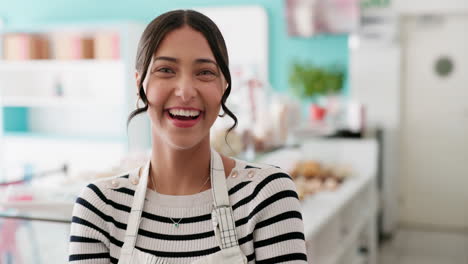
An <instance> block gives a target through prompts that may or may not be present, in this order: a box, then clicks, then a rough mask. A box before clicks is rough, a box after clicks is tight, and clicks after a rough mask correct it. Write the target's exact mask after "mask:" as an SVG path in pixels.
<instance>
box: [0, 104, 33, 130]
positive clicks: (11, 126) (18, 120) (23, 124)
mask: <svg viewBox="0 0 468 264" xmlns="http://www.w3.org/2000/svg"><path fill="white" fill-rule="evenodd" d="M0 112H1V111H0ZM2 114H3V131H4V132H27V131H28V130H29V126H28V114H29V110H28V108H25V107H4V108H3V113H2Z"/></svg>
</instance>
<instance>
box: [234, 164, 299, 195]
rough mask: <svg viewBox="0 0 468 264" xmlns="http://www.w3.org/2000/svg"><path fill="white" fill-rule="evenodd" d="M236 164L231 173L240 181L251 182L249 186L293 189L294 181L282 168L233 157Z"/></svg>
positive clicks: (275, 189) (276, 189)
mask: <svg viewBox="0 0 468 264" xmlns="http://www.w3.org/2000/svg"><path fill="white" fill-rule="evenodd" d="M235 160H236V166H235V168H234V170H235V171H234V172H233V173H232V174H237V175H236V177H238V178H240V179H241V180H242V181H248V182H251V183H252V184H249V185H251V188H256V189H265V188H266V189H270V191H273V192H274V191H278V190H284V189H291V190H295V185H294V182H293V180H292V178H291V176H290V175H289V174H288V173H287V172H286V171H285V170H283V169H281V168H280V167H278V166H275V165H272V164H265V163H259V162H249V161H245V160H240V159H235Z"/></svg>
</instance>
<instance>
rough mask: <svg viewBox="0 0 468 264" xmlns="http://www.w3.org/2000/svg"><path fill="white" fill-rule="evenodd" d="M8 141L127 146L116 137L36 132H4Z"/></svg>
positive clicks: (123, 137)
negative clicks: (79, 142) (81, 142)
mask: <svg viewBox="0 0 468 264" xmlns="http://www.w3.org/2000/svg"><path fill="white" fill-rule="evenodd" d="M2 136H3V137H4V138H5V139H6V140H8V139H38V140H54V141H87V142H89V141H92V142H95V143H99V142H102V143H119V144H126V137H125V136H122V137H116V136H82V135H57V134H44V133H34V132H7V131H6V132H3V135H2Z"/></svg>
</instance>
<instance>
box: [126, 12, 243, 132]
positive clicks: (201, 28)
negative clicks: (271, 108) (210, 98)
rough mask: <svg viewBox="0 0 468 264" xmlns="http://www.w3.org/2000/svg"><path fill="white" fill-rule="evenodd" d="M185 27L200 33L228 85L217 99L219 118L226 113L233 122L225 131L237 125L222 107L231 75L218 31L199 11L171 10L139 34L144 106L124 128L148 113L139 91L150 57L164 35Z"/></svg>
mask: <svg viewBox="0 0 468 264" xmlns="http://www.w3.org/2000/svg"><path fill="white" fill-rule="evenodd" d="M185 25H187V26H190V27H191V28H193V29H194V30H196V31H198V32H200V33H202V34H203V36H204V37H205V38H206V40H207V41H208V44H209V45H210V48H211V52H213V55H214V57H215V60H216V63H217V64H218V66H219V68H220V69H221V72H222V73H223V75H224V78H225V79H226V82H227V83H228V86H227V88H226V90H225V92H224V94H223V96H222V97H221V107H222V109H223V111H224V113H223V114H222V115H221V116H224V115H225V114H227V115H229V116H230V117H231V118H232V119H233V120H234V124H233V125H232V126H231V127H230V128H229V131H231V130H233V129H234V128H235V127H236V126H237V117H236V116H235V115H234V114H233V113H232V112H231V111H230V110H229V109H228V108H227V107H226V104H225V103H226V100H227V98H228V96H229V94H230V93H231V73H230V71H229V58H228V52H227V48H226V43H225V42H224V38H223V35H222V34H221V31H219V29H218V27H217V26H216V24H215V23H214V22H213V21H212V20H211V19H210V18H208V17H207V16H205V15H203V14H201V13H199V12H196V11H193V10H175V11H170V12H167V13H164V14H162V15H160V16H158V17H156V18H155V19H154V20H153V21H151V23H149V25H148V26H147V27H146V29H145V31H144V32H143V34H142V36H141V39H140V42H139V43H138V50H137V57H136V70H137V71H138V73H139V74H140V76H141V79H140V83H139V87H138V93H139V95H140V98H141V100H142V101H143V103H144V106H143V107H141V108H137V109H136V110H134V111H132V112H131V113H130V115H129V117H128V119H127V127H128V125H129V124H130V121H131V120H132V118H134V117H135V116H136V115H138V114H141V113H143V112H146V111H147V110H148V99H147V97H146V94H145V91H144V88H143V82H144V80H145V78H146V76H147V73H148V67H149V64H150V63H151V58H152V56H153V55H154V53H155V52H156V50H157V48H158V47H159V45H160V43H161V41H162V40H163V38H164V37H165V36H166V34H167V33H169V32H171V31H173V30H175V29H178V28H181V27H183V26H185Z"/></svg>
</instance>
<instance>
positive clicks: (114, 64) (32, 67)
mask: <svg viewBox="0 0 468 264" xmlns="http://www.w3.org/2000/svg"><path fill="white" fill-rule="evenodd" d="M123 67H124V62H123V61H122V60H94V59H88V60H53V59H51V60H21V61H20V60H18V61H13V60H11V61H8V60H0V71H28V70H29V71H36V70H40V71H47V70H56V71H68V70H86V71H95V70H100V69H104V70H111V69H116V70H120V69H123Z"/></svg>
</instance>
